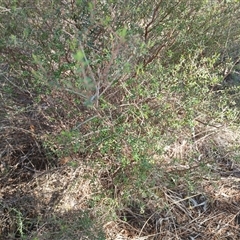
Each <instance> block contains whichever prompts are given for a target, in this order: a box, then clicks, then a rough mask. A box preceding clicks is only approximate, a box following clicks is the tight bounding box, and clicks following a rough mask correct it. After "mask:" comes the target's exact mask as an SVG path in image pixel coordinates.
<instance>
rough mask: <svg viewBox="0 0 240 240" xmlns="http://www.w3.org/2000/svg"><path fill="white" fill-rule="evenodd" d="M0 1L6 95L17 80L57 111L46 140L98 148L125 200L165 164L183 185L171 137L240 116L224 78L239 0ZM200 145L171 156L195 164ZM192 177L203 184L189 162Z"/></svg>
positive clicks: (66, 148)
mask: <svg viewBox="0 0 240 240" xmlns="http://www.w3.org/2000/svg"><path fill="white" fill-rule="evenodd" d="M0 6H1V9H0V15H1V19H2V22H1V30H0V33H1V36H2V37H1V40H0V54H1V63H4V64H7V65H8V66H10V69H9V70H8V71H9V73H8V74H9V75H10V76H11V77H12V79H10V80H6V79H5V78H4V79H5V80H6V84H4V86H3V88H2V89H1V91H3V96H6V95H7V94H9V95H10V97H9V98H13V99H14V97H13V95H14V94H13V92H14V90H13V89H12V88H13V87H15V88H17V89H19V90H20V91H21V92H22V93H27V94H28V95H29V96H31V98H32V104H30V106H29V105H28V106H27V107H29V108H34V107H35V106H36V105H37V106H40V107H39V108H38V109H40V110H39V112H38V114H39V116H40V114H42V115H41V116H44V121H46V122H47V124H46V126H45V127H46V130H44V128H41V130H39V133H38V132H37V133H36V135H37V139H38V140H40V141H42V144H43V145H44V146H45V147H46V148H49V149H51V151H52V152H53V155H54V156H57V157H58V158H61V157H64V156H69V155H76V154H77V155H78V157H84V158H86V159H88V160H89V161H90V162H89V163H88V164H90V165H91V166H92V167H93V169H95V170H96V173H98V172H99V171H100V172H101V174H100V175H101V176H100V177H101V178H103V179H104V181H105V182H107V184H106V183H105V184H102V188H103V189H104V190H105V191H106V192H105V194H104V195H103V196H102V197H101V198H112V199H114V201H116V202H117V204H116V206H118V207H119V208H121V207H124V206H126V205H127V204H129V203H131V201H132V200H133V199H139V200H140V202H141V201H143V202H144V199H146V198H151V197H152V196H153V195H156V192H155V190H153V189H155V185H156V184H157V183H156V182H158V180H157V179H158V177H159V176H157V174H156V173H155V169H156V168H157V169H158V174H160V175H161V176H163V178H164V181H165V183H166V185H168V184H169V186H170V185H171V184H172V181H173V182H174V184H176V185H177V184H178V180H176V181H175V180H173V179H179V176H178V174H177V173H175V172H174V173H169V172H168V171H167V166H169V165H168V164H167V163H166V162H164V160H163V159H164V156H165V155H164V154H165V152H166V151H165V149H166V146H170V145H171V144H172V143H174V142H175V141H180V139H181V141H182V139H186V141H188V142H192V141H194V137H195V136H196V135H197V134H198V133H196V128H198V127H199V123H202V122H204V123H205V125H206V126H209V125H215V124H222V125H223V124H225V123H226V122H227V123H229V125H231V124H234V123H235V122H236V119H238V117H239V99H238V96H237V93H238V91H239V87H237V86H236V84H235V85H234V86H233V87H232V86H229V84H226V81H224V78H225V79H226V76H229V75H230V74H232V70H233V69H235V68H234V67H236V65H237V63H238V62H239V51H238V50H236V49H239V44H240V43H239V39H240V37H239V36H240V28H239V26H238V25H239V24H238V20H239V19H238V17H237V16H239V13H240V8H239V4H238V2H237V1H206V0H196V1H188V0H183V1H175V0H171V1H146V0H141V1H134V0H131V1H126V0H123V1H112V0H106V1H101V0H97V1H96V0H91V1H85V0H76V1H75V0H67V1H52V0H51V1H50V0H47V1H44V2H41V1H35V2H32V1H28V0H21V1H4V2H1V4H0ZM19 23H21V24H19ZM233 46H234V47H233ZM236 72H237V74H238V70H235V75H234V77H235V80H234V81H237V82H239V78H238V77H236V76H238V75H236ZM16 79H17V81H16ZM5 80H4V81H5ZM233 88H234V89H233ZM8 101H10V100H9V99H7V100H5V102H6V103H7V102H8ZM12 101H14V100H12ZM27 107H26V106H25V108H24V109H25V110H26V112H27V111H28V108H27ZM200 125H201V124H200ZM47 127H49V128H51V131H50V130H47ZM195 155H196V152H194V151H193V152H191V151H190V153H188V156H185V157H183V158H181V157H176V158H175V159H172V160H171V162H170V165H174V164H175V163H174V162H175V161H176V162H177V163H178V164H183V163H184V164H186V165H187V164H189V165H191V160H189V159H191V158H194V157H195ZM199 169H201V167H199ZM201 171H203V172H204V171H208V170H206V169H205V170H204V168H202V170H201ZM166 172H167V176H166V175H165V173H166ZM154 173H155V175H154ZM172 174H173V176H172ZM203 174H204V173H203ZM174 175H175V176H174ZM180 178H181V177H180ZM181 179H182V178H181ZM181 179H180V180H181ZM183 179H185V181H186V182H187V184H189V185H191V189H190V191H194V187H192V184H194V183H195V184H196V185H197V180H196V179H195V177H194V174H191V170H190V171H189V172H187V173H186V174H185V175H184V176H183ZM180 180H179V181H180ZM99 202H101V199H98V200H96V201H95V203H96V204H97V203H99Z"/></svg>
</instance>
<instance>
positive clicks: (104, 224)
mask: <svg viewBox="0 0 240 240" xmlns="http://www.w3.org/2000/svg"><path fill="white" fill-rule="evenodd" d="M59 94H60V93H56V94H55V95H54V94H53V95H52V98H51V101H52V102H54V101H57V99H55V98H54V96H56V97H59V96H60V95H59ZM19 99H22V95H21V94H20V95H18V96H17V97H16V98H15V99H12V100H11V99H10V100H11V101H13V102H12V103H15V104H12V107H11V108H9V109H8V108H7V107H6V108H5V112H4V117H3V118H2V119H1V124H2V127H1V139H2V142H1V181H0V184H1V206H0V208H1V217H0V221H1V236H2V237H1V239H17V238H20V237H21V236H22V237H23V236H25V239H50V238H51V239H155V240H156V239H239V237H240V234H239V213H240V209H239V204H240V202H239V177H240V170H239V164H238V162H237V161H236V160H237V157H238V152H237V151H238V150H237V148H236V146H239V136H240V135H239V131H238V129H234V130H231V128H230V127H227V126H217V127H216V126H212V127H209V126H205V125H204V124H202V123H201V122H199V121H196V123H198V124H196V126H195V131H194V134H195V135H192V133H187V132H185V135H183V134H181V138H179V139H177V141H175V142H173V143H172V144H170V145H167V146H165V153H163V154H162V155H161V156H160V155H156V154H155V155H154V156H153V161H154V162H155V163H154V164H155V168H154V169H153V170H152V171H151V173H150V175H149V177H148V179H147V180H146V181H151V180H152V179H154V181H155V185H154V186H152V188H151V189H150V192H151V194H152V195H151V196H149V197H147V198H145V199H144V200H143V201H142V200H141V201H139V199H138V198H137V197H136V196H134V195H133V197H132V200H131V201H130V202H128V204H127V205H124V204H123V205H122V206H120V205H117V201H118V200H119V198H120V197H121V189H120V190H118V192H117V193H116V194H115V195H114V197H113V198H112V199H111V198H108V197H107V196H108V191H109V190H111V189H112V188H113V187H116V186H114V184H113V182H112V181H113V175H114V173H113V175H112V172H111V171H110V169H105V168H102V167H101V166H100V165H98V164H93V162H94V161H95V160H94V158H96V156H97V154H96V153H95V154H92V153H88V154H87V153H85V155H81V154H72V155H71V157H69V156H65V157H59V156H57V155H56V154H54V152H53V151H52V150H51V149H49V148H48V147H46V146H43V142H42V141H43V139H45V134H46V133H49V131H53V132H54V131H56V132H57V131H58V132H60V131H61V129H66V128H67V127H71V126H73V125H74V123H73V122H72V121H70V120H69V122H67V124H66V122H64V124H62V125H61V120H59V121H60V122H58V123H56V122H51V121H50V118H49V114H48V117H47V115H46V114H44V110H41V111H38V110H37V109H39V107H40V106H42V104H43V102H42V101H44V103H45V104H47V103H49V102H48V99H46V98H43V99H44V100H42V101H40V102H39V103H38V104H37V105H34V106H31V107H29V108H27V110H26V108H24V111H21V110H19V111H16V108H15V106H17V104H18V101H19ZM25 103H26V102H23V105H24V104H25ZM55 104H56V102H55ZM5 106H6V105H5ZM55 106H56V105H55ZM22 107H23V106H22ZM62 109H63V112H62V114H63V116H65V114H66V111H67V110H66V109H64V108H63V107H62ZM64 111H65V112H64ZM54 113H55V114H58V113H56V112H53V113H52V114H54ZM40 119H42V120H41V121H40ZM78 120H79V121H80V120H81V119H80V118H79V119H78ZM74 121H77V120H76V119H74ZM59 123H60V124H59ZM234 146H235V148H233V147H234ZM99 156H101V155H99ZM190 158H192V159H193V160H192V161H189V159H190ZM234 158H235V159H236V160H234ZM175 159H178V161H176V160H175ZM163 166H164V168H163ZM203 169H204V170H203ZM116 172H117V170H116ZM116 172H115V173H116ZM194 181H195V182H194ZM143 187H144V186H143ZM115 190H116V189H115ZM116 191H117V190H116ZM119 191H120V192H119ZM103 193H104V194H105V197H104V194H103ZM100 196H101V197H100ZM114 198H115V199H114ZM120 202H121V201H120ZM104 235H105V237H104Z"/></svg>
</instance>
